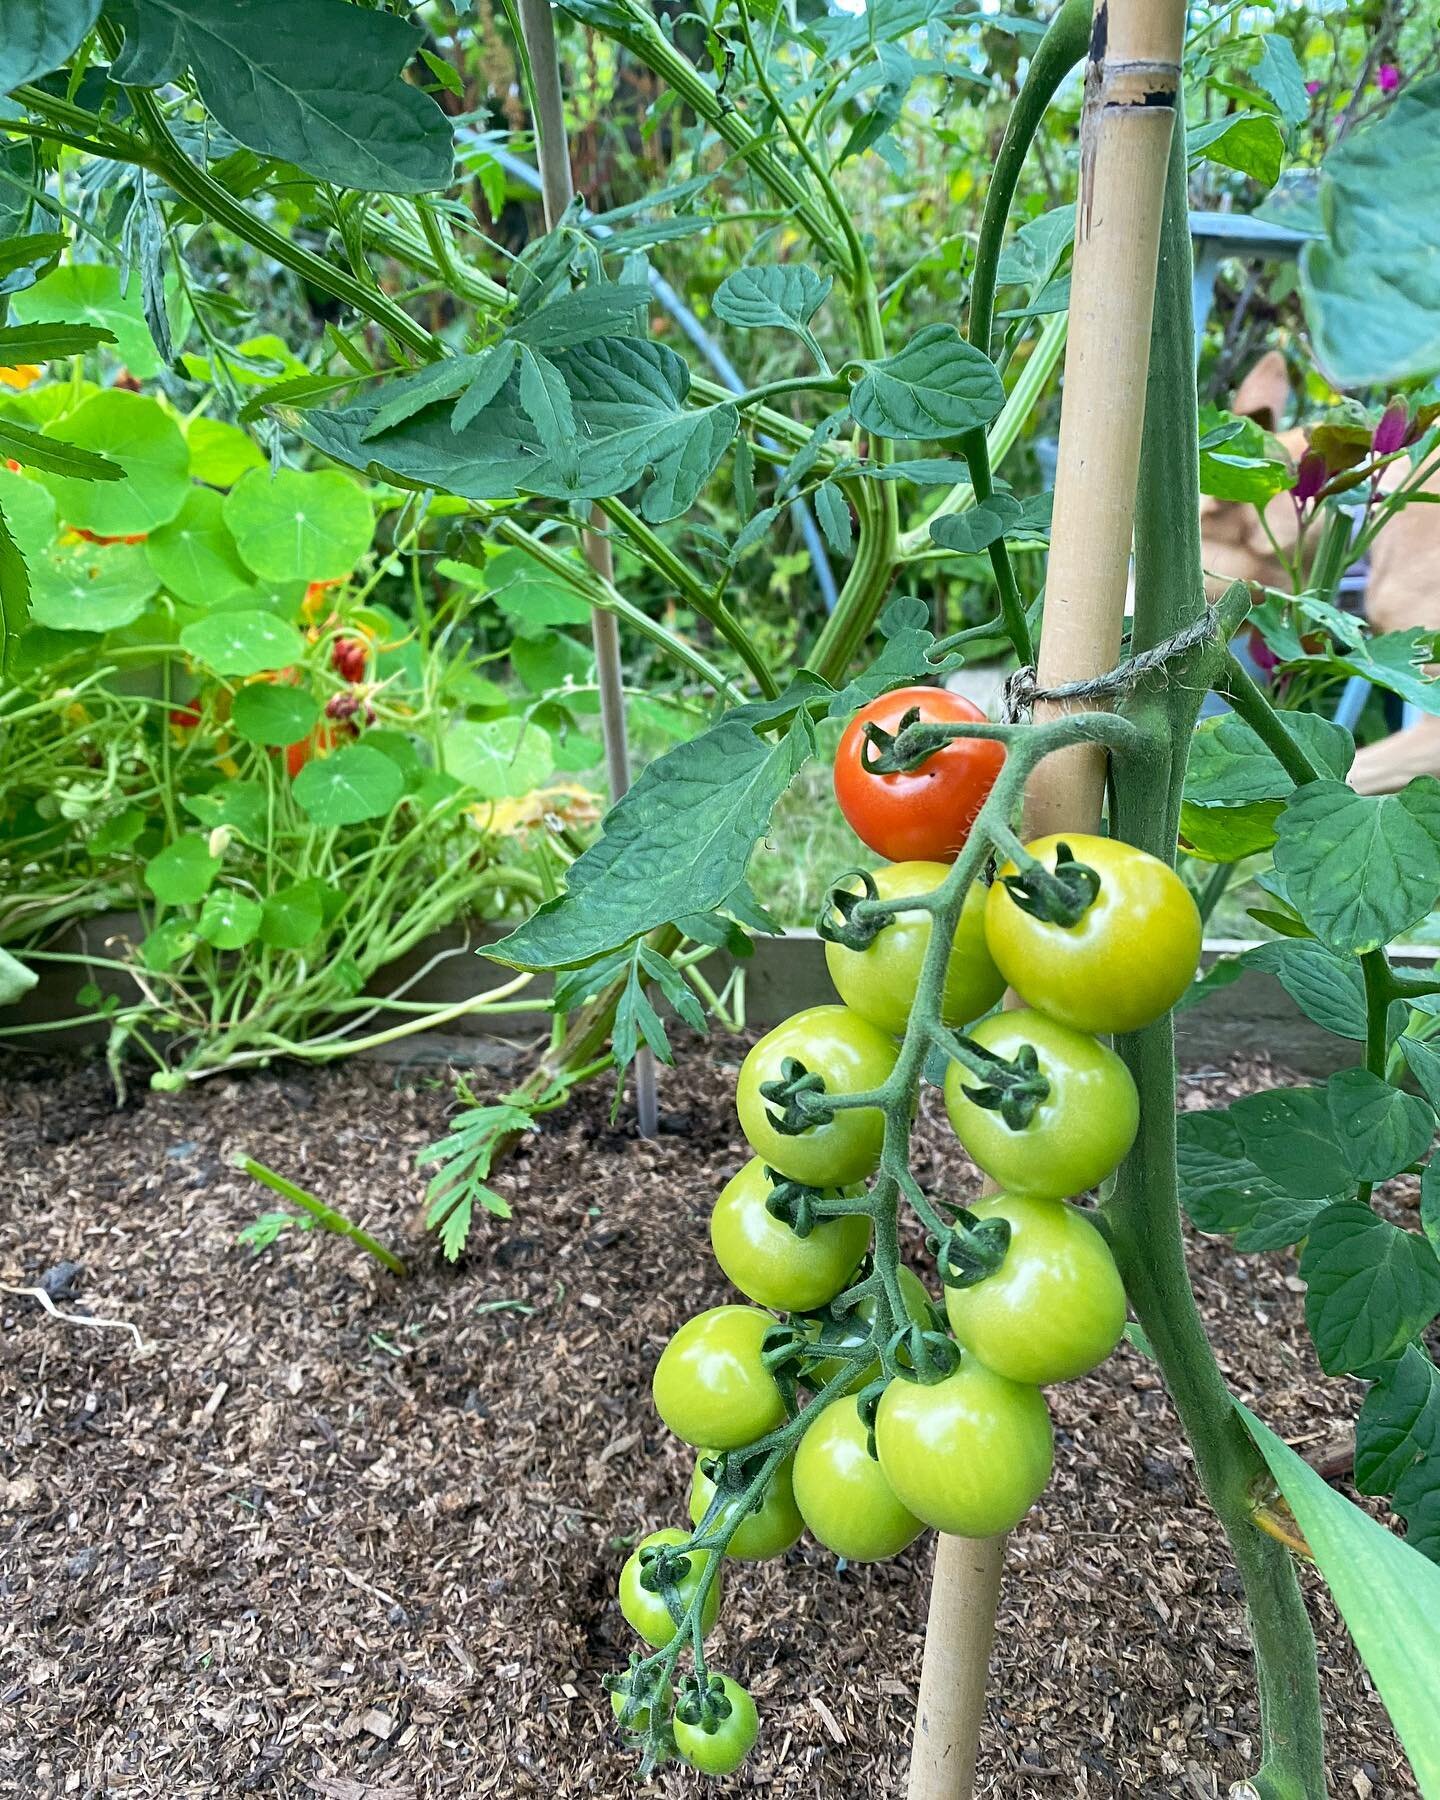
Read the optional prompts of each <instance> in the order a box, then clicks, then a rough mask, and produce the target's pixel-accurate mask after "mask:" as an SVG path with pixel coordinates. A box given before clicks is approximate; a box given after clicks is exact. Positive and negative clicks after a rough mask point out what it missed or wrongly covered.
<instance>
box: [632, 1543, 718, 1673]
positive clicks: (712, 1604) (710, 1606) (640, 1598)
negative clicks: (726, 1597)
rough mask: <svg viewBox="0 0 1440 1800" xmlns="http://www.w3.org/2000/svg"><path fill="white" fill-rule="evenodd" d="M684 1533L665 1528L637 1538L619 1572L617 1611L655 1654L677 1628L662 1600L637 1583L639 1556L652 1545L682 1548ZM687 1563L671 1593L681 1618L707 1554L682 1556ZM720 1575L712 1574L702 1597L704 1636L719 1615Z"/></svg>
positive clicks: (695, 1551)
mask: <svg viewBox="0 0 1440 1800" xmlns="http://www.w3.org/2000/svg"><path fill="white" fill-rule="evenodd" d="M687 1536H688V1533H686V1532H683V1531H680V1530H677V1529H676V1527H675V1526H673V1525H667V1526H666V1527H665V1528H664V1530H663V1531H652V1532H651V1533H650V1535H649V1537H646V1538H641V1540H640V1542H639V1543H638V1544H637V1545H636V1546H635V1549H634V1550H633V1551H632V1552H631V1553H630V1556H629V1558H628V1559H627V1560H626V1563H625V1567H624V1568H623V1569H622V1570H621V1571H620V1610H621V1612H622V1613H624V1615H625V1618H626V1621H627V1622H628V1623H629V1625H630V1626H631V1628H632V1629H633V1630H635V1631H638V1632H639V1634H640V1636H641V1637H642V1638H644V1640H645V1642H646V1643H647V1644H651V1645H653V1646H654V1648H655V1649H657V1650H663V1649H664V1648H665V1646H666V1645H667V1644H668V1643H669V1642H670V1640H671V1639H672V1638H673V1637H674V1636H675V1633H676V1632H677V1631H678V1630H679V1626H678V1624H677V1623H676V1621H675V1620H674V1619H672V1618H671V1616H670V1608H669V1607H668V1606H667V1605H666V1604H665V1596H664V1595H663V1594H660V1593H655V1592H652V1590H651V1589H650V1588H648V1587H646V1586H645V1585H644V1583H643V1582H642V1580H641V1575H642V1573H643V1565H642V1563H641V1560H640V1552H641V1551H642V1550H646V1549H648V1548H649V1547H650V1546H651V1545H652V1544H683V1543H684V1542H685V1541H686V1538H687ZM686 1555H687V1556H688V1557H689V1559H690V1567H689V1568H688V1569H687V1570H686V1572H685V1574H684V1576H683V1577H682V1578H681V1580H680V1581H679V1582H678V1583H677V1584H676V1588H675V1593H676V1598H677V1601H678V1603H679V1607H680V1613H681V1617H682V1618H683V1616H684V1614H685V1611H686V1609H687V1608H688V1607H689V1605H690V1602H691V1601H692V1600H693V1599H694V1598H695V1594H696V1592H697V1590H698V1589H699V1586H700V1581H701V1577H702V1576H703V1575H704V1573H705V1570H706V1568H707V1567H708V1566H709V1563H710V1552H709V1551H708V1550H690V1551H687V1552H686ZM721 1579H722V1577H721V1573H720V1571H719V1570H718V1569H717V1570H716V1571H715V1579H714V1581H713V1582H712V1583H711V1585H710V1591H709V1593H708V1594H706V1596H705V1605H704V1607H703V1609H702V1611H701V1614H700V1626H701V1630H702V1631H706V1632H708V1631H709V1630H710V1628H711V1626H712V1625H713V1624H714V1623H715V1616H716V1614H717V1613H718V1612H719V1611H720V1582H721Z"/></svg>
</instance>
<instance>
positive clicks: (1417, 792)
mask: <svg viewBox="0 0 1440 1800" xmlns="http://www.w3.org/2000/svg"><path fill="white" fill-rule="evenodd" d="M1276 840H1277V841H1276V845H1275V867H1276V869H1277V871H1278V872H1279V874H1280V875H1281V877H1282V879H1283V880H1284V882H1285V885H1286V890H1287V892H1288V894H1289V897H1290V900H1291V901H1292V902H1293V904H1294V905H1295V907H1296V908H1297V910H1298V911H1299V913H1300V916H1301V917H1302V918H1303V919H1304V921H1305V923H1306V924H1307V925H1308V926H1309V927H1310V929H1311V930H1312V931H1313V932H1314V933H1315V935H1316V937H1318V938H1320V939H1321V941H1322V942H1324V943H1326V944H1328V945H1329V947H1330V948H1331V949H1332V950H1335V951H1338V952H1340V953H1342V954H1343V953H1346V952H1352V953H1363V952H1365V951H1368V950H1375V949H1378V948H1379V947H1380V946H1381V945H1382V944H1386V943H1389V942H1390V941H1391V940H1392V939H1394V938H1396V937H1398V936H1399V935H1400V933H1401V932H1403V931H1405V930H1407V929H1408V928H1409V927H1410V926H1412V925H1416V924H1418V923H1419V922H1420V920H1421V919H1423V918H1425V917H1426V915H1427V914H1428V913H1429V911H1430V908H1431V906H1432V905H1433V904H1434V901H1435V895H1436V893H1437V892H1440V781H1437V780H1436V779H1435V778H1434V776H1430V775H1426V776H1421V777H1420V778H1419V779H1417V780H1415V781H1412V782H1411V783H1410V784H1409V786H1408V787H1406V788H1405V789H1404V790H1403V791H1402V792H1401V793H1398V794H1384V795H1376V796H1373V797H1372V796H1369V795H1364V794H1357V793H1354V792H1352V791H1351V789H1349V788H1348V787H1346V786H1345V785H1344V784H1343V783H1342V782H1339V781H1315V782H1311V783H1310V784H1309V785H1308V786H1306V787H1303V788H1299V789H1297V790H1296V792H1295V793H1294V795H1293V796H1292V797H1291V799H1290V800H1289V801H1288V803H1287V804H1286V807H1285V811H1284V812H1283V813H1282V814H1281V815H1280V818H1279V820H1278V822H1277V824H1276Z"/></svg>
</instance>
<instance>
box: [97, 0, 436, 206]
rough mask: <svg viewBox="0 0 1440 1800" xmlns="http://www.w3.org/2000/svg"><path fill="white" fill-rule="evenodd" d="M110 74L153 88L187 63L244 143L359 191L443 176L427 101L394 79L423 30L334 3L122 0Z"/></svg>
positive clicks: (397, 188) (391, 190)
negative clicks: (120, 35) (118, 44)
mask: <svg viewBox="0 0 1440 1800" xmlns="http://www.w3.org/2000/svg"><path fill="white" fill-rule="evenodd" d="M120 17H121V20H122V23H123V24H124V27H125V45H124V49H123V51H122V53H121V55H120V57H119V58H117V60H116V64H115V77H116V79H117V80H118V81H120V82H122V83H125V84H127V85H134V86H156V85H159V84H160V83H162V82H166V81H173V80H175V79H176V77H177V76H178V74H179V73H180V67H181V65H183V64H184V63H187V62H188V63H189V65H190V67H191V69H192V70H193V72H194V75H195V84H196V86H197V87H198V88H199V90H200V96H201V98H202V99H203V100H204V102H205V104H206V106H208V107H209V109H210V111H211V112H212V113H214V115H215V117H216V118H217V119H218V120H219V121H220V123H221V124H222V125H223V126H224V127H225V129H226V130H227V131H228V132H229V133H230V134H231V136H232V137H235V138H238V140H239V141H240V142H241V143H242V144H244V145H245V146H246V147H247V148H248V149H250V150H255V151H258V152H259V153H260V154H261V155H262V156H270V157H274V158H276V159H277V160H278V161H280V162H288V163H294V164H295V165H296V166H297V167H298V168H300V169H303V170H304V171H305V173H306V174H307V175H313V176H315V177H316V178H317V179H318V180H320V181H329V182H334V183H335V184H336V185H337V186H339V187H348V188H358V189H360V190H361V191H362V192H365V193H378V194H414V193H423V192H427V191H430V190H433V189H436V188H443V187H445V186H447V185H448V184H449V181H450V177H451V172H452V164H453V160H454V148H453V143H452V138H451V130H450V125H449V122H448V121H447V119H446V117H445V114H444V113H443V112H442V111H441V110H440V108H439V107H438V106H437V105H436V104H435V102H434V100H433V99H432V98H431V97H430V96H429V95H428V94H424V93H422V92H421V91H420V89H419V88H418V87H415V86H412V85H411V84H410V83H409V82H407V81H405V80H403V79H402V76H401V71H402V70H403V69H404V67H405V65H406V64H407V63H408V62H409V60H410V58H411V57H412V56H413V55H414V53H415V50H416V49H417V48H418V46H419V44H420V42H421V39H422V36H423V33H422V32H421V31H420V29H419V27H417V26H414V25H410V24H407V23H406V22H405V21H404V20H403V19H399V18H397V17H396V16H395V15H394V14H393V13H389V12H384V11H370V10H367V9H366V8H365V7H360V6H351V5H349V4H346V3H345V0H238V3H237V0H125V5H124V7H123V10H122V11H121V14H120Z"/></svg>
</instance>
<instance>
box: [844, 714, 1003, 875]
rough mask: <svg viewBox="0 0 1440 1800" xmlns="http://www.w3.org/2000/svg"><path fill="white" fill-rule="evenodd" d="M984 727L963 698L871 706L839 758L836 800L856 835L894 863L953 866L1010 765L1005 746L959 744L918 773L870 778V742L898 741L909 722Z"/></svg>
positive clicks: (976, 741) (978, 741) (855, 722)
mask: <svg viewBox="0 0 1440 1800" xmlns="http://www.w3.org/2000/svg"><path fill="white" fill-rule="evenodd" d="M912 718H913V719H920V720H924V721H925V722H927V723H940V724H951V723H965V724H980V725H983V724H984V722H985V715H984V713H982V712H981V711H980V709H979V707H977V706H976V705H975V704H974V703H973V702H972V701H969V700H967V699H966V698H965V697H964V695H963V694H952V693H950V692H948V691H947V690H946V689H945V688H932V687H905V688H899V689H897V690H896V691H895V692H894V693H891V694H885V695H884V696H882V697H881V698H880V699H879V700H872V701H871V703H870V704H869V705H868V706H864V707H862V708H861V709H860V711H859V712H857V713H856V715H855V717H854V718H853V719H852V720H851V721H850V723H849V724H848V725H847V726H846V727H845V732H844V735H843V736H842V737H841V739H840V748H839V751H838V752H837V753H836V757H835V798H836V799H837V800H838V801H839V802H840V810H841V812H843V813H844V815H845V817H846V820H847V821H848V822H849V825H850V828H851V830H852V831H853V832H854V833H855V835H856V837H858V838H859V839H861V841H862V842H863V843H866V844H868V845H869V846H870V848H871V849H872V850H875V851H878V852H879V854H880V855H881V856H886V857H889V858H890V860H891V861H892V862H908V861H916V862H953V861H954V860H955V858H956V857H957V856H958V855H959V854H960V850H961V848H962V847H963V845H964V843H965V840H966V838H967V837H968V836H969V835H970V827H971V826H972V825H973V824H974V823H975V816H976V814H977V813H978V812H979V811H980V808H981V806H982V805H983V803H984V800H985V796H986V795H987V794H988V793H989V792H990V789H991V788H992V787H993V786H994V784H995V777H996V775H997V774H998V773H999V771H1000V765H1001V764H1002V763H1003V762H1004V760H1005V751H1004V748H1003V746H1002V745H1000V744H996V743H990V742H988V741H987V740H985V739H983V738H955V739H954V740H953V741H951V742H950V743H947V744H946V745H944V746H943V748H941V749H939V750H936V751H935V752H934V753H933V754H932V755H930V756H927V757H926V758H925V760H924V761H923V762H921V763H919V764H918V765H917V766H916V767H914V768H912V769H897V770H894V771H892V772H890V773H886V774H882V775H878V776H877V775H872V774H871V773H870V772H869V771H868V769H867V768H866V766H865V759H866V756H867V754H869V753H870V751H871V745H872V735H873V734H874V733H876V732H883V733H886V734H891V735H893V734H894V733H896V732H898V731H899V730H900V729H901V727H902V726H903V725H904V724H905V723H906V722H907V721H908V720H911V719H912Z"/></svg>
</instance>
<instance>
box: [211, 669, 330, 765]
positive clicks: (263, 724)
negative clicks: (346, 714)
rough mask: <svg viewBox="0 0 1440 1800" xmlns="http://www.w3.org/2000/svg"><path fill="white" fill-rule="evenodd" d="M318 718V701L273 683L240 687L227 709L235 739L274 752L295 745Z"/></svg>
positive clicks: (303, 692) (299, 689)
mask: <svg viewBox="0 0 1440 1800" xmlns="http://www.w3.org/2000/svg"><path fill="white" fill-rule="evenodd" d="M319 718H320V706H319V702H318V701H316V700H315V699H314V697H313V696H312V695H310V694H308V693H306V692H305V691H304V690H303V689H302V688H293V687H286V686H283V685H282V684H281V683H279V682H274V681H266V682H254V683H252V684H251V685H250V686H249V687H243V688H241V689H240V691H239V693H238V694H236V696H235V699H234V702H233V703H232V705H231V708H230V726H231V729H232V730H233V731H234V733H235V735H236V737H238V738H244V740H245V741H246V743H247V744H268V745H270V746H271V747H272V748H275V749H278V748H280V747H281V746H282V745H285V744H298V743H299V742H300V740H301V739H302V738H303V737H305V736H306V735H307V734H308V733H309V732H310V731H311V730H312V729H313V728H314V726H315V724H316V723H317V722H318V720H319Z"/></svg>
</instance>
